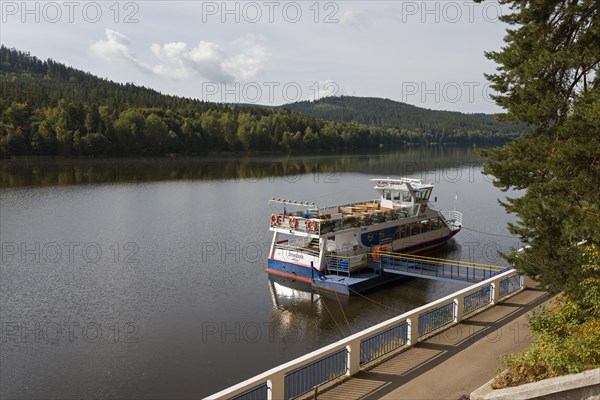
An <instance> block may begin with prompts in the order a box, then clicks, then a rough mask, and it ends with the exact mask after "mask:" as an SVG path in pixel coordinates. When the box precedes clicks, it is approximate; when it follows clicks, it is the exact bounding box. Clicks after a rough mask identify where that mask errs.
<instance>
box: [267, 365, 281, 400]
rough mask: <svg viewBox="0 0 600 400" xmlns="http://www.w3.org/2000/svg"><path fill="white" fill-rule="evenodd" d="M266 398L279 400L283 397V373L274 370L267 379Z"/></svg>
mask: <svg viewBox="0 0 600 400" xmlns="http://www.w3.org/2000/svg"><path fill="white" fill-rule="evenodd" d="M267 387H268V388H269V389H268V390H267V399H268V400H279V399H283V398H285V374H284V373H283V372H276V373H274V374H273V375H272V376H271V379H269V380H268V381H267Z"/></svg>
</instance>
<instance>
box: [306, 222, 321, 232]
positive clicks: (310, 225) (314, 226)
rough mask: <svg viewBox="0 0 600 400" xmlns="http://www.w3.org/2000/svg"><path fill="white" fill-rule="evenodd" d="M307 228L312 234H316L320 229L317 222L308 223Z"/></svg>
mask: <svg viewBox="0 0 600 400" xmlns="http://www.w3.org/2000/svg"><path fill="white" fill-rule="evenodd" d="M306 227H307V228H308V230H309V231H311V232H315V231H316V230H317V229H319V223H318V222H317V221H313V220H312V219H311V220H308V222H307V223H306Z"/></svg>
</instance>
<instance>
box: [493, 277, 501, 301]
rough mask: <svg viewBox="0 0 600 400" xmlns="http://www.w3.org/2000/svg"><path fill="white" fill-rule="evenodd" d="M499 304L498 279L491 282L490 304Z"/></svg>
mask: <svg viewBox="0 0 600 400" xmlns="http://www.w3.org/2000/svg"><path fill="white" fill-rule="evenodd" d="M498 302H500V279H496V280H494V282H492V304H498Z"/></svg>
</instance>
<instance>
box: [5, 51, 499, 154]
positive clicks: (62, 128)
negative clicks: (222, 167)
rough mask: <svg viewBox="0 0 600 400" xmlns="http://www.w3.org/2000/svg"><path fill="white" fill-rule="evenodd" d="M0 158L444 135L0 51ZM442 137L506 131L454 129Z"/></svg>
mask: <svg viewBox="0 0 600 400" xmlns="http://www.w3.org/2000/svg"><path fill="white" fill-rule="evenodd" d="M0 83H1V84H2V86H1V89H2V96H1V97H0V158H2V157H11V156H22V155H43V156H54V155H62V156H150V155H161V154H186V155H196V154H207V153H213V152H230V151H234V152H289V151H295V152H302V151H334V150H335V151H339V150H349V151H352V150H357V149H360V150H368V149H376V148H393V147H400V146H402V145H404V144H406V143H427V142H432V141H440V136H439V135H438V133H435V134H432V133H428V132H425V131H422V130H418V128H415V129H405V128H402V129H398V128H392V127H384V126H369V125H367V124H364V123H360V122H339V121H325V120H324V119H320V118H316V117H313V116H309V115H306V114H302V113H298V112H293V111H290V110H289V109H280V108H265V107H255V106H244V107H240V106H233V105H227V104H216V103H209V102H203V101H200V100H196V99H189V98H183V97H177V96H169V95H165V94H162V93H159V92H157V91H155V90H152V89H149V88H145V87H140V86H136V85H133V84H121V83H115V82H112V81H109V80H106V79H101V78H99V77H96V76H94V75H92V74H89V73H87V72H84V71H81V70H77V69H74V68H71V67H67V66H65V65H64V64H61V63H58V62H56V61H54V60H46V61H42V60H40V59H38V58H36V57H34V56H31V55H30V54H29V53H25V52H21V51H18V50H15V49H9V48H6V47H4V46H1V47H0ZM443 135H444V136H443V138H442V139H443V140H444V141H452V142H472V141H475V140H478V141H487V142H493V141H498V140H506V138H507V137H509V136H510V135H506V134H504V133H502V134H500V133H498V132H497V131H494V130H478V131H475V130H473V131H470V130H467V129H464V130H460V129H455V130H452V131H449V132H445V133H443Z"/></svg>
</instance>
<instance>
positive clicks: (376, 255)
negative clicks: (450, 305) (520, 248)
mask: <svg viewBox="0 0 600 400" xmlns="http://www.w3.org/2000/svg"><path fill="white" fill-rule="evenodd" d="M368 263H369V266H370V267H372V268H374V269H375V270H379V271H383V272H388V273H392V274H398V275H405V276H414V277H417V278H426V279H433V280H438V281H444V282H452V283H461V284H466V285H471V284H473V283H476V282H481V281H483V280H486V279H488V278H491V277H492V276H495V275H498V274H500V273H502V272H505V271H510V270H511V269H512V267H502V266H499V265H491V264H479V263H472V262H466V261H455V260H447V259H443V258H434V257H424V256H417V255H412V254H402V253H395V252H386V251H384V252H382V251H380V252H373V253H369V256H368Z"/></svg>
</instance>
